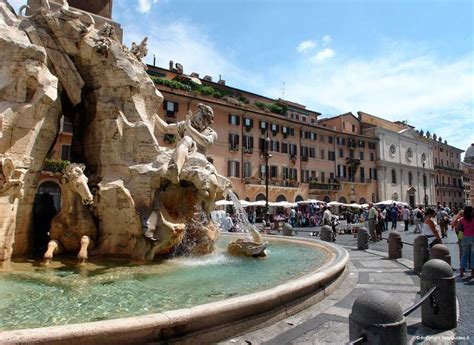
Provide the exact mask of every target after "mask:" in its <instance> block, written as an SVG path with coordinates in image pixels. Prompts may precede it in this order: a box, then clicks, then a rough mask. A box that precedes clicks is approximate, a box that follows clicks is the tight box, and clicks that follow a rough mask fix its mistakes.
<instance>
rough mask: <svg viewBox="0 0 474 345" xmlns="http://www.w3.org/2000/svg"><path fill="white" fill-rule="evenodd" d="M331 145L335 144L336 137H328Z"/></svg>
mask: <svg viewBox="0 0 474 345" xmlns="http://www.w3.org/2000/svg"><path fill="white" fill-rule="evenodd" d="M328 140H329V143H330V144H332V143H333V142H334V137H332V136H328Z"/></svg>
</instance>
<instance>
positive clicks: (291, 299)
mask: <svg viewBox="0 0 474 345" xmlns="http://www.w3.org/2000/svg"><path fill="white" fill-rule="evenodd" d="M223 237H229V238H230V239H231V238H233V237H238V234H225V235H223ZM270 238H271V240H272V241H289V242H293V243H301V244H303V245H306V246H314V247H315V249H318V250H322V251H324V252H325V253H326V256H327V258H328V260H327V261H326V263H325V264H324V265H323V266H321V267H319V268H318V269H316V270H315V271H314V272H311V273H309V274H306V275H304V276H302V277H300V278H297V279H293V280H291V281H288V282H286V283H283V284H280V285H277V286H275V287H273V288H270V289H267V290H264V291H259V292H256V293H252V294H248V295H244V296H239V297H233V298H229V299H225V300H222V301H217V302H213V303H207V304H201V305H197V306H194V307H191V308H183V309H177V310H171V311H166V312H162V313H155V314H149V315H143V316H134V317H127V318H121V319H112V320H105V321H96V322H86V323H80V324H70V325H61V326H51V327H43V328H33V329H21V330H14V331H5V332H0V343H1V344H18V343H22V344H68V345H73V344H116V343H118V342H119V343H120V344H140V343H152V342H157V341H163V340H178V341H179V342H180V343H184V344H186V343H189V344H196V343H209V342H215V341H219V340H222V339H226V338H229V337H232V336H235V335H237V334H239V333H242V332H250V331H253V330H256V329H258V328H261V327H264V326H266V325H270V324H272V323H274V322H276V321H277V320H281V319H283V318H285V317H288V316H289V315H292V314H294V313H297V312H299V311H301V310H303V309H305V308H306V307H308V306H310V305H313V304H314V303H317V302H319V301H321V300H322V299H324V298H325V297H327V296H328V294H330V293H331V292H332V291H334V290H335V289H336V288H337V287H338V286H339V285H340V283H341V282H342V281H343V279H344V277H345V275H346V273H347V270H346V266H347V264H348V261H349V254H348V253H347V251H346V250H345V249H343V248H342V247H339V246H336V245H333V244H330V243H327V242H322V241H319V240H313V239H300V238H288V237H284V236H272V237H270ZM52 303H54V302H53V301H52Z"/></svg>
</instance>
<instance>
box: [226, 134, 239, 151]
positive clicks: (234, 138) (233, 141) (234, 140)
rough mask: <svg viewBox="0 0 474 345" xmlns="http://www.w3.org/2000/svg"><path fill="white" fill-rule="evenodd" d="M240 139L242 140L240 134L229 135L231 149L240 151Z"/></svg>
mask: <svg viewBox="0 0 474 345" xmlns="http://www.w3.org/2000/svg"><path fill="white" fill-rule="evenodd" d="M239 139H240V136H239V135H238V134H232V133H229V149H231V150H238V149H239Z"/></svg>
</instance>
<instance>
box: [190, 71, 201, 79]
mask: <svg viewBox="0 0 474 345" xmlns="http://www.w3.org/2000/svg"><path fill="white" fill-rule="evenodd" d="M190 77H193V78H199V73H196V72H193V73H191V75H190Z"/></svg>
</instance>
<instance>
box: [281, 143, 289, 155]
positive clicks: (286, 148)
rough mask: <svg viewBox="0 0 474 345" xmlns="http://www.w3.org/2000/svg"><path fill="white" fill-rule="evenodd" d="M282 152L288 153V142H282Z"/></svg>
mask: <svg viewBox="0 0 474 345" xmlns="http://www.w3.org/2000/svg"><path fill="white" fill-rule="evenodd" d="M281 153H288V144H287V143H281Z"/></svg>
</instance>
